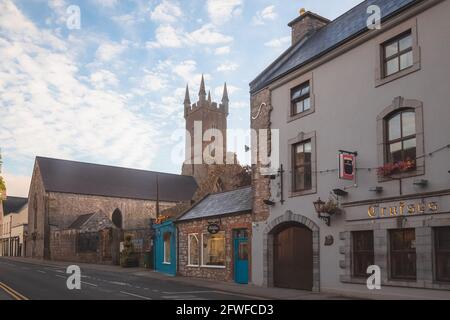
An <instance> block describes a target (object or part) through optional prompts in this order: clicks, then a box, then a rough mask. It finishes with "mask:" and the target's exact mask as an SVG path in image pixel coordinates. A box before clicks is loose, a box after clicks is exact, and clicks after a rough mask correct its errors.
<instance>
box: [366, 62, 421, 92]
mask: <svg viewBox="0 0 450 320" xmlns="http://www.w3.org/2000/svg"><path fill="white" fill-rule="evenodd" d="M420 69H421V66H420V61H419V62H416V63H415V64H413V65H412V66H411V67H409V68H407V69H404V70H402V71H399V72H397V73H394V74H391V75H390V76H387V77H384V78H378V79H376V80H375V87H376V88H378V87H380V86H382V85H384V84H387V83H389V82H392V81H395V80H397V79H400V78H403V77H405V76H407V75H409V74H411V73H413V72H416V71H419V70H420Z"/></svg>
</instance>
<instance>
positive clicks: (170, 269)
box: [153, 221, 177, 276]
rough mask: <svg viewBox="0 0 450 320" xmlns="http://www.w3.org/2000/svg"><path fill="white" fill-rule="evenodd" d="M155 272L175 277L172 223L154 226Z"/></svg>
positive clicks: (174, 246) (175, 257)
mask: <svg viewBox="0 0 450 320" xmlns="http://www.w3.org/2000/svg"><path fill="white" fill-rule="evenodd" d="M153 229H154V230H155V238H154V252H155V255H154V257H155V264H154V265H155V271H158V272H161V273H165V274H168V275H171V276H175V275H176V273H177V252H176V227H175V225H174V223H173V222H172V221H165V222H163V223H161V224H154V225H153Z"/></svg>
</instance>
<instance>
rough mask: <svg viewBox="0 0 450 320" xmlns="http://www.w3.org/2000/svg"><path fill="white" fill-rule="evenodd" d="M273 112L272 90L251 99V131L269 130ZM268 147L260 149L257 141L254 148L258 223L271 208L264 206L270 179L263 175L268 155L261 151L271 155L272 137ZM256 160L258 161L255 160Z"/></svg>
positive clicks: (255, 212)
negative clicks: (263, 167)
mask: <svg viewBox="0 0 450 320" xmlns="http://www.w3.org/2000/svg"><path fill="white" fill-rule="evenodd" d="M271 112H272V105H271V101H270V90H267V89H266V90H263V91H260V92H258V93H257V94H255V95H253V96H252V97H251V129H252V130H255V131H256V132H257V133H258V132H259V130H269V132H270V129H271V126H270V113H271ZM268 137H269V139H268V142H267V146H264V147H262V148H260V141H256V145H254V146H253V147H252V149H253V153H252V158H253V159H252V163H254V165H253V167H252V185H253V192H254V194H253V215H254V217H253V219H254V221H256V222H259V221H265V220H267V218H268V217H269V207H268V206H267V205H266V204H264V202H263V200H267V199H270V188H269V183H270V181H269V179H268V178H267V177H265V176H263V175H262V174H261V167H262V164H261V162H260V161H259V160H260V159H261V158H262V157H265V156H266V155H260V154H259V152H260V150H261V151H262V152H264V150H267V156H269V155H270V153H271V147H272V144H271V136H270V134H269V135H268ZM255 158H256V159H255Z"/></svg>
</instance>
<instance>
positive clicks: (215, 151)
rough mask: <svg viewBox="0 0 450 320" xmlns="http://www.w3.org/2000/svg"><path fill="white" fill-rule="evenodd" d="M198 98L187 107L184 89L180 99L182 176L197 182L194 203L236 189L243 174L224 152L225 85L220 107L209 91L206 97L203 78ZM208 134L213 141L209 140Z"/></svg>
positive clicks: (235, 159) (187, 90)
mask: <svg viewBox="0 0 450 320" xmlns="http://www.w3.org/2000/svg"><path fill="white" fill-rule="evenodd" d="M198 96H199V100H198V101H197V102H196V103H194V104H191V99H190V95H189V87H188V86H186V96H185V98H184V118H185V120H186V158H185V162H184V164H183V168H182V174H183V175H188V176H193V177H194V178H195V180H196V181H197V184H198V185H199V189H198V191H197V194H196V196H195V200H198V199H199V198H201V197H202V196H204V195H205V194H207V193H211V192H220V191H228V190H232V189H235V188H237V187H240V186H241V184H242V180H243V178H242V177H243V175H244V174H245V173H243V171H244V169H243V168H242V167H241V166H240V165H239V164H238V163H237V158H236V155H235V154H234V153H231V152H228V150H227V117H228V113H229V102H230V101H229V98H228V90H227V85H226V83H225V85H224V89H223V95H222V101H221V103H220V104H218V103H217V102H213V101H212V100H211V92H208V94H206V88H205V80H204V78H203V76H202V81H201V84H200V91H199V93H198ZM218 132H220V133H221V135H220V136H221V137H222V141H220V139H216V138H215V137H216V135H215V134H216V133H218ZM187 133H189V134H187ZM205 133H206V135H205ZM208 133H210V134H211V135H212V136H214V138H211V139H210V137H209V136H208ZM203 137H205V140H207V141H206V142H205V141H203V139H202V138H203ZM208 140H209V141H208ZM194 142H195V143H194ZM212 145H214V146H212ZM208 148H210V149H208ZM204 154H207V155H210V156H211V157H208V156H206V158H207V159H205V157H203V155H204ZM208 159H209V161H208ZM205 160H207V161H205ZM214 160H219V161H214ZM230 160H231V161H230Z"/></svg>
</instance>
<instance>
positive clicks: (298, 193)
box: [289, 189, 317, 198]
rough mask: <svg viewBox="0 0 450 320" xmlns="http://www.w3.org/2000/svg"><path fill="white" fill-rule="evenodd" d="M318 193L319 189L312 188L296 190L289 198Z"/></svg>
mask: <svg viewBox="0 0 450 320" xmlns="http://www.w3.org/2000/svg"><path fill="white" fill-rule="evenodd" d="M315 193H317V190H315V189H310V190H305V191H294V192H292V191H291V193H290V194H289V198H296V197H302V196H307V195H310V194H315Z"/></svg>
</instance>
